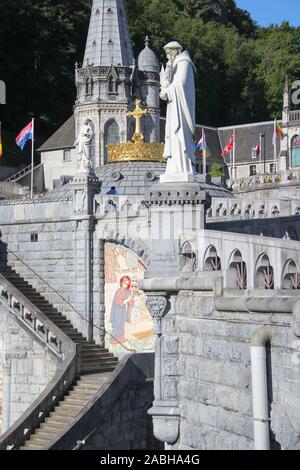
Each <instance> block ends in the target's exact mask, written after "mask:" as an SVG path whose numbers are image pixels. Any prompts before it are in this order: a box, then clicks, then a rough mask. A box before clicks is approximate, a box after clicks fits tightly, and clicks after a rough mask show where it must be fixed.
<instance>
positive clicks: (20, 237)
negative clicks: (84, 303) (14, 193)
mask: <svg viewBox="0 0 300 470" xmlns="http://www.w3.org/2000/svg"><path fill="white" fill-rule="evenodd" d="M76 228H77V222H76V221H70V222H68V221H66V222H51V221H49V222H43V223H23V224H11V225H1V226H0V230H1V234H2V237H1V241H2V243H3V244H4V247H3V249H2V252H4V256H6V257H7V260H8V263H9V264H10V265H11V266H13V267H14V268H15V270H16V271H17V272H18V273H19V274H20V275H21V276H22V277H24V278H25V280H26V281H27V282H29V283H30V284H31V285H32V286H33V287H34V288H36V289H37V290H38V291H39V292H40V293H41V294H42V295H45V297H46V298H47V299H48V300H49V301H50V302H52V303H53V304H54V305H55V307H57V308H58V309H59V310H63V311H70V308H68V306H67V305H66V304H65V302H63V300H62V299H60V298H59V296H58V295H57V294H55V293H54V292H53V290H52V289H51V288H50V287H49V286H47V285H46V283H44V282H43V281H42V280H41V279H43V280H46V281H47V283H48V284H49V285H50V286H51V287H53V288H54V289H55V290H57V291H58V292H59V293H60V294H61V295H62V296H63V297H64V298H66V300H68V301H69V302H70V303H71V304H74V303H75V302H76V296H75V260H74V257H75V233H76ZM31 234H37V235H38V241H36V242H32V241H31ZM6 248H8V249H9V250H11V251H12V252H13V253H15V254H16V255H17V256H18V257H19V258H20V259H21V260H22V261H23V262H24V263H25V264H26V265H27V266H26V265H24V264H23V263H22V262H21V261H20V260H18V259H17V258H16V257H15V256H14V255H13V254H12V253H10V252H8V251H7V249H6ZM29 268H31V269H32V270H33V271H34V272H35V273H36V274H35V273H33V272H32V271H31V270H30V269H29ZM37 275H38V276H40V278H41V279H39V277H38V276H37ZM71 319H72V320H74V321H75V318H71Z"/></svg>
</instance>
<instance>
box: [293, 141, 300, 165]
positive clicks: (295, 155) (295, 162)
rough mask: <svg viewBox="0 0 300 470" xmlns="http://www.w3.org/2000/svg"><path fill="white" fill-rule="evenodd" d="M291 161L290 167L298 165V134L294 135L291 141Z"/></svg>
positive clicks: (299, 160) (299, 142) (299, 154)
mask: <svg viewBox="0 0 300 470" xmlns="http://www.w3.org/2000/svg"><path fill="white" fill-rule="evenodd" d="M291 162H292V167H293V168H294V167H299V166H300V139H299V135H295V136H294V137H293V138H292V141H291Z"/></svg>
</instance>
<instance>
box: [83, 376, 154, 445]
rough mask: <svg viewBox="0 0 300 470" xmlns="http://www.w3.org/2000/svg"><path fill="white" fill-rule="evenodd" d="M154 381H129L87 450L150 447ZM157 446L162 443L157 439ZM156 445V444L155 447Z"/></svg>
mask: <svg viewBox="0 0 300 470" xmlns="http://www.w3.org/2000/svg"><path fill="white" fill-rule="evenodd" d="M152 401H153V383H152V384H151V383H148V384H146V383H144V384H134V383H133V384H130V385H129V386H128V387H127V388H126V389H125V390H124V391H123V392H122V393H121V394H120V396H119V397H118V399H117V400H116V401H115V403H114V405H113V406H112V408H111V409H110V410H109V412H108V413H107V415H106V417H105V418H104V420H103V421H102V423H101V426H100V427H99V429H97V432H96V433H95V434H94V435H93V436H92V437H91V439H90V440H89V441H88V444H87V445H86V446H85V447H84V449H85V450H108V449H109V450H120V449H122V450H138V449H151V446H152V445H153V444H154V439H153V434H152V429H151V428H152V426H151V424H152V423H151V417H150V416H148V415H147V411H148V409H149V408H150V407H151V404H152ZM156 446H159V443H157V442H156ZM156 448H157V447H156Z"/></svg>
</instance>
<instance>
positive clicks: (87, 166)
mask: <svg viewBox="0 0 300 470" xmlns="http://www.w3.org/2000/svg"><path fill="white" fill-rule="evenodd" d="M94 135H95V132H94V129H93V125H92V121H90V120H89V119H85V121H84V123H83V124H82V126H81V128H80V132H79V136H78V138H77V140H76V142H75V146H76V147H77V152H78V173H90V172H91V171H92V169H93V164H92V142H93V138H94Z"/></svg>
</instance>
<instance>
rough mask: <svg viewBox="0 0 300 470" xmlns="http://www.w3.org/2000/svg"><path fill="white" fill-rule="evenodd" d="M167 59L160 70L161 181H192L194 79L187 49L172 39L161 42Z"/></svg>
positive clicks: (192, 66)
mask: <svg viewBox="0 0 300 470" xmlns="http://www.w3.org/2000/svg"><path fill="white" fill-rule="evenodd" d="M165 51H166V55H167V58H168V63H167V65H166V68H165V69H164V67H162V70H161V74H160V82H161V93H160V97H161V99H162V100H165V101H167V102H168V105H167V119H166V134H165V150H164V157H165V158H167V159H168V161H167V169H166V173H165V174H164V175H162V176H161V178H160V180H161V182H193V181H194V171H193V165H192V163H193V162H194V158H195V157H194V154H195V79H194V65H193V62H192V60H191V57H190V54H189V53H188V51H184V52H182V47H181V45H180V44H179V43H178V42H176V41H174V42H170V43H169V44H167V45H166V46H165Z"/></svg>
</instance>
